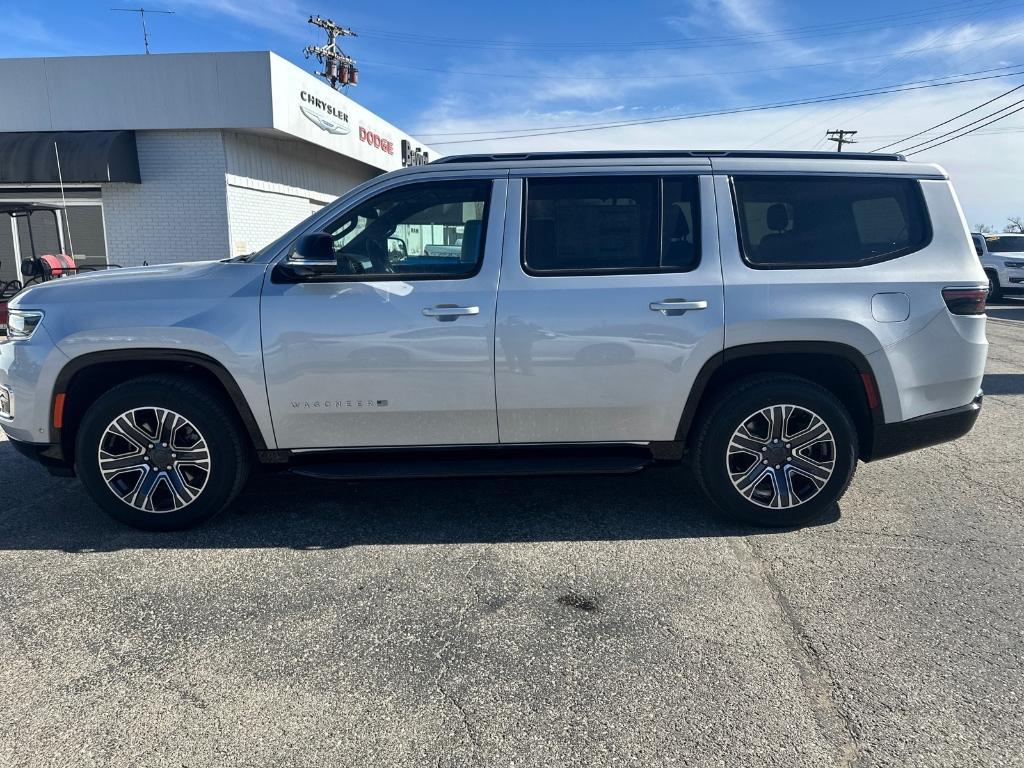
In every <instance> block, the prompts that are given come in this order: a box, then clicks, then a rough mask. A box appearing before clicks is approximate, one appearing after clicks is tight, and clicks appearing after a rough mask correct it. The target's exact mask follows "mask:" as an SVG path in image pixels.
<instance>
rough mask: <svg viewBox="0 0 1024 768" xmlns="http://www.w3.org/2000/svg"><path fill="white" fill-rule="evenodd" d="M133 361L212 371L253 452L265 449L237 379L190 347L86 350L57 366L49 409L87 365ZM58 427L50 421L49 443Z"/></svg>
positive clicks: (57, 433) (57, 436)
mask: <svg viewBox="0 0 1024 768" xmlns="http://www.w3.org/2000/svg"><path fill="white" fill-rule="evenodd" d="M126 362H130V363H135V362H173V363H179V364H185V365H194V366H197V367H199V368H202V369H203V370H205V371H206V372H207V373H210V374H212V375H213V376H214V377H215V378H216V379H217V381H218V382H219V383H220V385H221V386H222V387H224V391H225V392H226V393H227V395H228V398H229V399H230V401H231V405H232V406H233V407H234V409H235V412H236V413H238V416H239V418H240V419H241V420H242V424H243V426H244V427H245V430H246V432H247V433H248V435H249V438H250V439H251V440H252V445H253V448H255V449H256V450H257V451H263V450H266V449H267V444H266V441H265V440H264V439H263V433H262V432H261V431H260V426H259V424H258V423H257V421H256V417H255V416H254V415H253V413H252V408H250V406H249V401H248V400H246V398H245V395H244V394H243V393H242V389H241V387H239V386H238V382H237V381H235V378H234V376H232V375H231V373H230V372H229V371H228V370H227V369H226V368H225V367H224V366H223V364H221V363H220V362H218V361H217V360H215V359H214V358H212V357H210V356H209V355H205V354H203V353H202V352H193V351H191V350H180V349H161V348H159V347H156V348H141V349H117V350H103V351H101V352H89V353H87V354H84V355H80V356H79V357H75V358H72V359H71V360H70V361H68V363H67V364H66V365H65V366H64V367H63V368H62V369H61V371H60V373H59V374H57V380H56V381H55V382H54V386H53V392H51V393H50V412H51V413H52V412H53V403H54V399H55V398H56V396H57V395H58V394H59V393H66V392H67V391H68V387H69V386H70V385H71V382H72V381H73V380H74V378H75V376H76V375H77V374H79V373H81V372H82V371H84V370H85V369H87V368H91V367H92V366H94V365H102V364H109V363H126ZM61 432H62V430H61V429H60V428H58V427H54V426H53V421H52V419H51V421H50V442H51V443H53V444H56V445H58V446H59V445H62V440H61Z"/></svg>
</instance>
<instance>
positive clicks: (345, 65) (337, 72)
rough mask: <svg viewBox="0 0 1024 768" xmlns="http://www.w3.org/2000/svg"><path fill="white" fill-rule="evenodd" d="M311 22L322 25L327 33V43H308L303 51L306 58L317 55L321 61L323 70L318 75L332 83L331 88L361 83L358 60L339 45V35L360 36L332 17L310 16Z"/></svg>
mask: <svg viewBox="0 0 1024 768" xmlns="http://www.w3.org/2000/svg"><path fill="white" fill-rule="evenodd" d="M309 23H310V24H312V25H313V26H314V27H320V28H321V29H322V30H324V31H325V32H326V33H327V45H308V46H306V48H305V49H304V50H303V51H302V52H303V53H304V54H305V55H306V58H307V59H308V58H309V57H310V56H315V57H316V60H317V61H318V62H320V64H321V66H322V67H323V71H321V72H317V73H316V74H317V76H319V77H322V78H323V79H324V80H326V81H327V82H329V83H330V84H331V88H334V89H337V88H338V86H341V87H342V88H344V87H346V86H349V85H358V84H359V69H358V68H357V67H356V61H355V59H353V58H352V57H351V56H349V55H348V54H347V53H345V52H344V51H343V50H341V48H339V47H338V38H339V37H358V35H357V34H356V33H355V32H353V31H352V30H351V29H349V28H348V27H341V26H338V25H337V24H335V23H334V22H333V21H331V20H330V19H321V18H320V17H319V16H310V17H309Z"/></svg>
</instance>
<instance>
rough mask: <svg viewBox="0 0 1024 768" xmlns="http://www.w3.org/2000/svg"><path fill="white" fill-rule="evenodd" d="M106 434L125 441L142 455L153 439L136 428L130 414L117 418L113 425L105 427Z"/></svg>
mask: <svg viewBox="0 0 1024 768" xmlns="http://www.w3.org/2000/svg"><path fill="white" fill-rule="evenodd" d="M107 432H108V433H110V434H112V435H116V436H118V437H121V438H123V439H124V440H127V441H128V442H129V443H131V444H132V445H134V446H135V447H136V448H137V449H138V450H139V451H140V452H143V453H144V452H145V450H146V448H147V447H148V446H149V445H150V444H151V443H152V442H153V437H151V436H150V435H147V434H146V433H145V432H143V431H142V430H141V429H140V428H139V427H138V425H137V424H136V423H135V419H134V417H133V416H132V414H131V413H125V414H122V415H121V416H118V417H117V418H116V419H115V420H114V423H113V424H111V425H110V426H109V427H107Z"/></svg>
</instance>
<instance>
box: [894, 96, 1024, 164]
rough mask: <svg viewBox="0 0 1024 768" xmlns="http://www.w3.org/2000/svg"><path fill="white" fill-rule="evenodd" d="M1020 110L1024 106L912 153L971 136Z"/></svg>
mask: <svg viewBox="0 0 1024 768" xmlns="http://www.w3.org/2000/svg"><path fill="white" fill-rule="evenodd" d="M1018 112H1024V107H1017V109H1015V110H1013V111H1012V112H1007V113H1006V114H1005V115H1000V116H999V117H996V118H994V119H992V120H989V121H988V122H987V123H982V124H981V125H979V126H978V127H977V128H972V129H971V130H969V131H967V132H966V133H962V134H960V135H959V136H953V137H952V138H949V139H946V140H945V141H940V142H939V143H937V144H932V145H931V146H930V147H925V148H924V149H919V150H917V151H916V152H911V153H910V154H911V155H919V154H921V153H922V152H928V151H930V150H932V149H935V148H936V147H941V146H942V145H943V144H949V142H951V141H956V140H957V139H962V138H963V137H964V136H970V135H971V134H972V133H975V132H976V131H979V130H981V129H982V128H984V127H986V126H989V125H992V123H998V122H999V121H1000V120H1005V119H1006V118H1008V117H1010V115H1015V114H1017V113H1018Z"/></svg>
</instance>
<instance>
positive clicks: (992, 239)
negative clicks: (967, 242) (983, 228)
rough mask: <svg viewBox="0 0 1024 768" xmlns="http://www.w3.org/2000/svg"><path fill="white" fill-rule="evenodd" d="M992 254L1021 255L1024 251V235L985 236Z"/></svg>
mask: <svg viewBox="0 0 1024 768" xmlns="http://www.w3.org/2000/svg"><path fill="white" fill-rule="evenodd" d="M985 242H987V243H988V249H989V251H991V252H992V253H1020V252H1021V251H1024V235H985Z"/></svg>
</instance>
